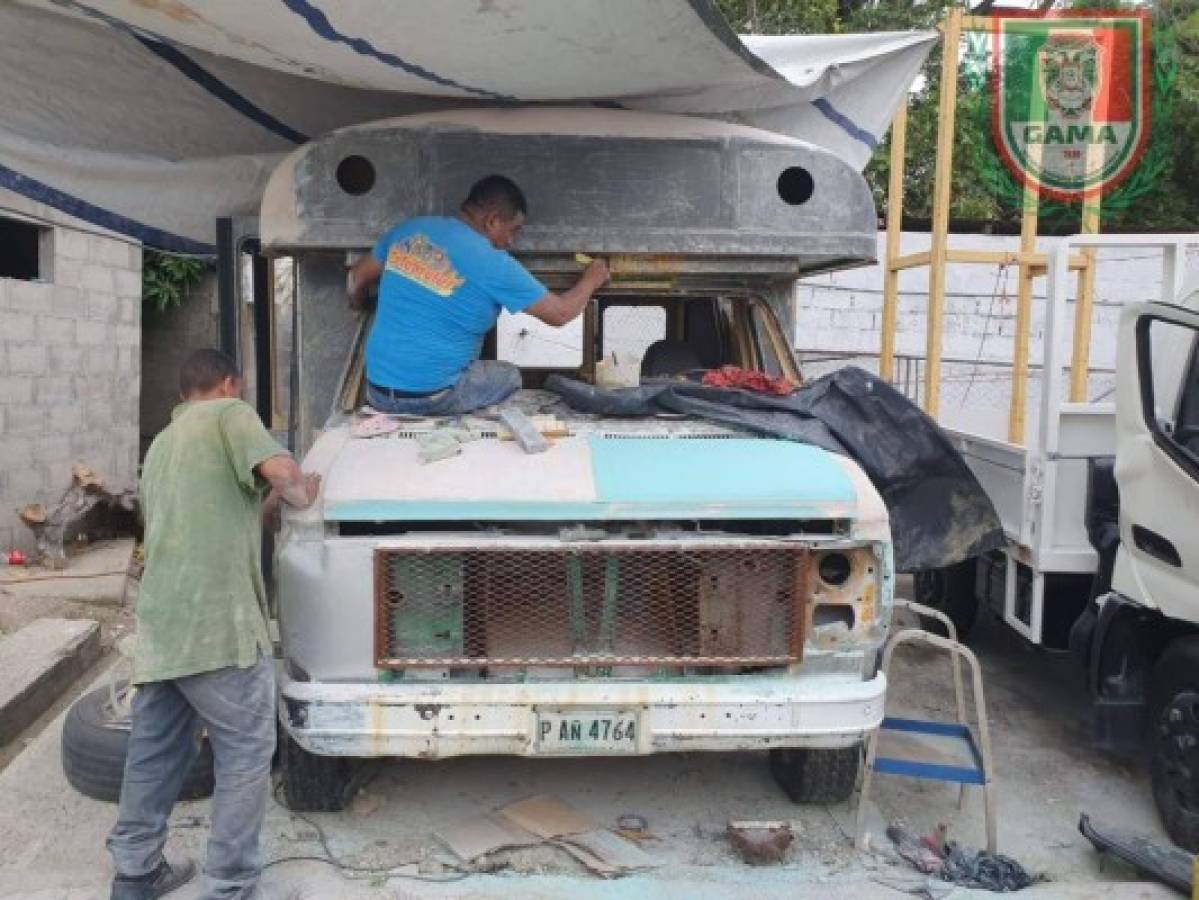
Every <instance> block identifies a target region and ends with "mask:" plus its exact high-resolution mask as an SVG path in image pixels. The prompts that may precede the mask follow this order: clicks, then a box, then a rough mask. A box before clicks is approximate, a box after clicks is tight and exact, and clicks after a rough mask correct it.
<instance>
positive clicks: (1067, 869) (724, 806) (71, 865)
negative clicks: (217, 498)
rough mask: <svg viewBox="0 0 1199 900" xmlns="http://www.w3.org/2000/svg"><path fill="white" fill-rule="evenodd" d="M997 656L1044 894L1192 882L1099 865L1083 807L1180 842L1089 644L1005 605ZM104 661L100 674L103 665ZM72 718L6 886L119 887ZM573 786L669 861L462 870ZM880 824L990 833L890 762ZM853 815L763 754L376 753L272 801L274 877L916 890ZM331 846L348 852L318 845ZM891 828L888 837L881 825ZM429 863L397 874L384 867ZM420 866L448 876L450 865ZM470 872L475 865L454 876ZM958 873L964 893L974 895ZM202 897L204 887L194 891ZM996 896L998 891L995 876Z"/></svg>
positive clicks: (973, 838)
mask: <svg viewBox="0 0 1199 900" xmlns="http://www.w3.org/2000/svg"><path fill="white" fill-rule="evenodd" d="M972 643H973V645H974V646H975V648H976V650H977V651H978V653H979V655H980V657H981V659H982V661H983V665H984V669H985V673H986V679H987V681H986V688H987V700H988V704H989V711H990V715H989V718H990V721H991V723H992V730H993V741H994V749H995V761H996V770H997V779H998V785H999V786H998V792H997V795H998V803H999V841H1000V849H1001V851H1003V852H1004V853H1007V854H1009V855H1011V856H1014V857H1015V858H1017V859H1018V860H1020V861H1021V862H1022V863H1024V864H1025V865H1026V866H1027V867H1028V868H1030V869H1031V870H1034V871H1036V872H1039V873H1042V874H1043V875H1044V876H1045V878H1046V879H1047V881H1046V882H1045V883H1043V884H1040V885H1038V886H1036V887H1034V888H1032V889H1030V890H1028V891H1026V892H1025V894H1024V895H1025V896H1029V897H1038V898H1041V897H1053V898H1058V897H1063V898H1099V897H1111V898H1133V897H1136V898H1157V897H1172V896H1177V895H1175V894H1173V893H1172V892H1170V891H1169V890H1168V889H1166V888H1163V887H1160V886H1157V885H1154V884H1150V883H1145V882H1138V881H1136V880H1135V879H1136V876H1135V874H1134V873H1131V872H1129V871H1127V870H1125V869H1122V868H1120V867H1119V866H1118V865H1116V864H1113V863H1109V864H1108V865H1107V866H1106V867H1105V868H1101V867H1100V860H1099V858H1098V856H1097V854H1096V853H1095V852H1094V851H1093V850H1092V849H1091V847H1090V845H1089V844H1088V843H1087V842H1086V841H1085V840H1084V839H1083V838H1082V837H1081V836H1080V835H1079V834H1078V831H1077V824H1078V815H1079V813H1080V812H1083V811H1085V812H1088V813H1090V814H1091V816H1092V818H1093V819H1095V820H1096V821H1099V822H1106V823H1109V824H1115V825H1119V826H1120V827H1122V828H1126V829H1132V830H1137V831H1142V832H1144V833H1146V834H1149V835H1151V836H1153V837H1155V838H1159V839H1164V835H1163V833H1162V831H1161V827H1160V825H1159V823H1158V821H1157V817H1156V813H1155V811H1154V808H1153V804H1152V799H1151V797H1150V794H1149V790H1148V786H1147V784H1146V781H1145V778H1144V775H1143V773H1142V772H1140V771H1138V770H1137V769H1135V768H1131V767H1129V766H1126V765H1124V764H1121V763H1119V762H1116V761H1113V760H1111V759H1108V758H1105V757H1104V756H1102V755H1101V754H1098V753H1096V752H1095V751H1093V750H1092V749H1091V748H1090V746H1089V743H1088V740H1087V724H1086V721H1085V709H1086V696H1085V691H1084V689H1083V684H1082V679H1081V674H1080V672H1079V670H1078V669H1077V668H1076V667H1075V666H1074V664H1073V663H1072V661H1071V660H1069V659H1067V658H1063V657H1057V656H1052V655H1047V654H1045V653H1042V652H1036V651H1033V650H1031V649H1030V648H1027V647H1025V646H1023V645H1022V644H1021V643H1020V642H1019V641H1018V640H1017V639H1016V638H1015V637H1014V636H1012V635H1011V634H1010V633H1009V632H1007V631H1005V630H1004V629H1002V628H1000V627H999V626H997V625H996V624H995V623H994V622H991V621H984V622H982V623H981V625H980V627H979V629H978V631H977V634H976V637H975V638H974V640H973V641H972ZM103 679H104V676H103V675H102V676H101V677H100V681H103ZM888 711H889V712H890V713H892V714H901V715H904V714H906V715H913V716H918V717H922V718H952V715H953V699H952V688H951V681H950V678H949V670H948V664H947V663H946V662H945V660H944V659H943V657H942V656H940V655H936V654H932V653H930V652H928V651H924V650H919V649H913V650H909V651H907V655H906V656H904V657H902V658H899V659H898V660H897V663H896V665H895V668H894V670H893V687H892V690H891V693H890V695H889V699H888ZM61 725H62V717H61V716H59V717H58V718H57V719H55V720H54V721H53V722H51V723H50V724H49V725H48V726H47V727H46V728H45V729H44V730H43V731H42V732H41V734H40V735H38V736H37V737H36V738H35V739H34V740H33V742H32V743H31V744H30V745H29V747H28V748H27V749H26V750H25V751H24V752H23V753H21V754H20V755H19V756H18V757H17V758H16V759H15V760H14V761H13V762H12V763H11V764H10V765H8V766H7V768H6V769H5V770H4V771H3V772H2V773H0V798H3V799H2V800H0V898H3V897H14V898H15V897H21V898H38V900H65V898H71V900H83V898H92V897H104V896H107V887H106V886H107V880H108V878H109V877H110V875H109V873H110V869H109V863H108V859H107V856H106V854H105V851H104V837H105V834H106V832H107V830H108V829H109V827H110V826H111V824H112V822H113V818H114V814H115V808H114V807H113V806H112V805H111V804H106V803H99V802H96V801H92V800H89V799H87V798H84V797H82V796H80V795H79V794H77V793H75V792H74V791H73V790H72V789H71V788H70V787H69V786H68V785H67V784H66V782H65V780H64V778H63V775H62V772H61V767H60V764H59V747H58V742H59V735H60V731H61ZM541 793H548V794H554V795H556V796H558V797H560V798H561V799H563V800H564V801H566V802H567V803H569V804H570V805H572V806H573V807H574V808H575V809H576V810H578V811H579V812H580V813H582V814H583V815H584V816H586V817H588V818H590V819H591V820H593V821H594V822H596V823H597V824H598V825H600V826H607V827H613V826H614V825H615V821H616V819H617V817H618V816H620V815H622V814H624V813H636V814H638V815H641V816H643V817H645V819H646V820H647V821H648V824H649V831H650V832H651V834H652V835H653V837H654V838H655V839H654V840H651V841H647V842H646V843H644V844H643V847H644V849H645V850H646V851H647V852H648V853H650V854H651V855H652V856H653V857H654V858H655V859H656V860H657V861H659V862H660V863H661V866H660V867H659V868H657V869H656V870H654V871H652V872H650V873H647V874H642V875H637V876H632V877H628V878H623V879H619V880H615V881H601V880H599V879H597V878H595V877H593V876H591V875H590V874H588V873H586V872H585V871H584V870H582V869H581V867H580V866H579V865H578V864H577V863H575V862H573V861H572V860H571V859H569V858H568V857H566V855H565V854H563V853H560V852H559V851H556V850H553V849H550V848H541V849H537V850H533V851H525V852H521V853H516V854H512V855H511V856H509V857H507V858H506V859H504V860H503V861H502V862H503V863H504V864H505V867H504V868H503V869H501V870H500V871H498V872H495V873H493V874H472V875H469V876H467V877H460V876H458V875H456V873H455V872H454V871H453V870H452V869H449V868H446V867H445V866H444V865H443V862H442V861H446V860H448V857H447V855H446V854H445V852H444V851H443V850H442V849H441V848H440V846H439V844H438V842H437V840H436V839H435V838H434V836H433V833H434V832H435V831H436V830H437V829H438V828H440V827H443V826H445V825H447V824H449V823H451V822H454V821H456V820H459V819H461V818H464V817H467V816H471V815H474V814H478V813H481V812H485V811H488V810H492V809H494V808H497V807H499V806H502V805H505V804H507V803H510V802H512V801H514V800H518V799H521V798H524V797H527V796H530V795H533V794H541ZM874 800H875V802H876V805H875V806H872V808H871V822H872V827H871V830H872V833H875V834H878V833H880V832H881V826H882V823H883V821H884V819H885V820H886V821H892V820H895V819H902V820H903V821H905V822H906V823H907V824H908V825H909V826H910V827H912V828H913V829H916V830H919V831H921V832H926V831H928V830H930V829H931V828H933V827H934V826H936V825H937V823H940V822H943V823H945V824H946V825H948V828H949V835H950V837H951V838H956V839H958V840H961V841H962V842H964V843H966V844H973V845H978V844H980V843H982V838H983V831H982V804H981V797H980V796H977V790H972V791H971V792H970V794H969V795H968V796H967V799H966V803H965V805H964V808H963V809H962V810H960V811H959V810H958V808H957V791H956V788H953V787H951V786H948V785H942V784H937V783H925V782H916V781H911V780H908V779H897V778H890V777H888V778H878V779H876V782H875V791H874ZM208 811H209V810H208V803H207V801H200V802H193V803H184V804H180V805H179V806H178V808H177V809H176V811H175V814H174V816H173V818H172V822H171V841H170V845H169V847H170V849H171V850H173V851H174V852H177V853H186V854H189V855H191V856H192V857H193V858H196V859H202V858H203V848H204V841H205V838H206V835H207V825H208ZM730 819H788V820H791V821H792V822H793V823H794V826H793V827H794V829H795V832H796V835H797V839H796V842H795V846H794V849H793V852H792V853H791V855H790V857H789V858H788V860H787V861H786V863H785V864H784V865H782V866H777V867H770V868H751V867H748V866H746V865H745V864H743V863H742V862H741V861H740V860H739V859H738V858H737V857H736V856H735V855H734V853H733V851H732V849H731V848H730V846H729V844H728V842H727V840H726V838H725V826H726V823H727V822H728V821H729V820H730ZM853 820H854V813H853V810H852V809H851V807H850V806H849V805H847V804H841V805H836V806H829V807H823V806H809V807H799V806H795V805H792V804H791V803H790V802H789V801H787V800H786V799H785V798H784V797H783V796H782V794H781V793H780V792H779V790H778V789H777V788H776V787H775V785H774V784H773V782H772V781H771V779H770V776H769V774H768V773H767V770H766V764H765V757H764V755H762V754H743V755H731V754H700V753H694V754H682V755H673V756H660V757H649V758H625V759H602V760H601V759H595V760H540V761H538V760H524V759H507V758H470V759H456V760H445V761H441V762H418V761H395V762H387V763H384V764H377V765H375V766H374V767H373V770H372V771H371V773H370V780H369V782H368V783H367V785H366V786H365V788H364V789H363V792H362V793H361V794H360V795H359V797H358V799H357V800H356V801H355V804H354V806H353V807H352V808H351V809H350V810H347V811H346V812H344V813H338V814H321V815H310V816H307V817H301V816H297V815H294V814H292V813H290V812H288V811H287V810H286V809H284V808H283V807H282V806H280V805H278V804H277V803H272V804H271V806H270V809H269V811H268V816H267V824H266V827H265V830H264V850H265V855H266V858H267V859H268V860H270V861H279V860H283V859H284V858H286V857H309V859H304V860H292V861H280V862H276V863H275V864H274V865H272V866H271V867H270V868H268V870H267V872H266V875H265V877H264V882H263V884H264V890H265V891H266V892H267V896H270V897H294V898H325V897H338V898H341V897H346V898H357V897H362V898H385V897H392V898H408V897H447V898H463V900H465V898H489V897H511V896H521V897H527V898H551V897H563V896H571V897H579V898H617V897H620V898H626V897H663V898H680V900H682V898H687V900H692V898H747V900H748V898H754V900H759V898H761V897H763V896H770V897H775V896H780V897H781V896H786V897H798V898H807V897H811V898H842V897H843V898H847V900H848V898H855V900H856V898H863V897H867V898H869V897H880V898H888V897H896V898H898V897H902V896H904V894H902V893H901V892H899V891H897V890H896V889H894V888H892V887H888V886H885V885H883V884H882V883H880V881H879V880H878V879H880V878H881V879H892V880H893V879H896V878H898V879H907V880H908V881H909V882H911V881H912V880H913V876H914V873H913V872H912V871H911V870H909V869H908V868H906V867H905V866H903V865H894V864H892V863H891V862H889V861H888V860H887V859H886V858H885V857H882V856H875V855H868V854H858V853H856V852H855V851H854V850H853V849H852V847H851V839H850V835H851V834H852V830H853ZM321 832H323V834H324V835H325V836H326V839H327V844H328V849H329V850H330V851H331V852H332V853H333V854H335V855H336V856H337V857H338V859H339V860H340V861H341V862H342V863H343V864H344V865H346V866H347V867H359V868H360V869H362V870H364V871H358V870H355V869H350V868H346V869H344V870H341V871H339V870H337V869H336V868H334V867H332V866H329V865H327V864H324V863H322V862H319V861H316V860H314V859H312V857H317V858H323V857H325V850H324V848H323V847H322V846H321V842H320V833H321ZM877 843H885V840H884V841H876V844H877ZM404 863H410V864H411V865H408V866H405V867H403V868H401V869H399V870H398V871H399V872H400V873H402V874H403V875H406V876H409V877H394V876H389V875H388V874H385V873H384V872H382V871H367V870H374V869H386V868H388V867H395V866H398V865H400V864H404ZM414 878H426V879H442V881H440V882H431V881H420V880H414ZM449 879H458V880H449ZM975 894H976V892H970V891H964V890H961V889H959V890H957V891H956V892H955V893H954V894H953V896H954V897H970V896H975ZM173 896H178V897H179V898H180V900H188V898H194V897H197V896H199V886H198V884H193V885H189V886H188V887H187V888H185V889H183V890H181V891H180V892H179V893H178V894H177V895H173ZM977 896H986V895H984V894H982V893H978V894H977Z"/></svg>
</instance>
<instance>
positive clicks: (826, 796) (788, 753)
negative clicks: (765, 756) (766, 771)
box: [770, 744, 862, 803]
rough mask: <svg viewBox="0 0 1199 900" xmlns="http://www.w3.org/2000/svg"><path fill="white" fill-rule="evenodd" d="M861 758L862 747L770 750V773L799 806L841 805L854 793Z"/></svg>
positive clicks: (858, 745) (856, 745)
mask: <svg viewBox="0 0 1199 900" xmlns="http://www.w3.org/2000/svg"><path fill="white" fill-rule="evenodd" d="M861 757H862V747H861V744H855V745H854V746H852V747H841V748H838V749H835V750H825V749H814V748H787V749H778V750H771V751H770V774H771V775H773V776H774V780H775V781H777V782H778V785H779V787H781V788H782V789H783V792H784V793H785V794H786V795H787V796H788V797H790V798H791V799H792V800H793V801H794V802H796V803H841V802H843V801H845V800H848V799H849V797H850V795H851V794H853V789H854V785H855V784H857V781H858V767H859V765H860V764H861Z"/></svg>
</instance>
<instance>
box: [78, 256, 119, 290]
mask: <svg viewBox="0 0 1199 900" xmlns="http://www.w3.org/2000/svg"><path fill="white" fill-rule="evenodd" d="M79 287H81V288H83V289H85V290H88V291H100V292H103V293H105V294H109V295H111V294H113V293H115V290H116V288H115V286H114V282H113V270H112V269H111V268H110V267H109V266H107V265H102V264H100V263H88V264H87V265H85V266H84V267H83V273H82V275H81V277H80V280H79Z"/></svg>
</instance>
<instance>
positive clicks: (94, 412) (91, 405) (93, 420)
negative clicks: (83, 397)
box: [83, 400, 115, 432]
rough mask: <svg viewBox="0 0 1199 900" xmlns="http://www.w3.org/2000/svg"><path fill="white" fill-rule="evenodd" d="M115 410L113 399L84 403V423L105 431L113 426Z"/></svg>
mask: <svg viewBox="0 0 1199 900" xmlns="http://www.w3.org/2000/svg"><path fill="white" fill-rule="evenodd" d="M114 412H115V410H114V409H113V404H112V401H111V400H91V401H89V402H87V403H85V404H84V405H83V425H84V427H85V428H89V429H92V430H94V431H97V432H104V431H106V430H107V429H109V428H111V427H112V423H113V414H114Z"/></svg>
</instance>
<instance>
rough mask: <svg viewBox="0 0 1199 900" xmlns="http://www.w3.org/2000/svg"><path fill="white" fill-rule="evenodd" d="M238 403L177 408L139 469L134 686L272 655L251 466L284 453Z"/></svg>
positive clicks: (257, 492) (259, 486)
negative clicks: (142, 554)
mask: <svg viewBox="0 0 1199 900" xmlns="http://www.w3.org/2000/svg"><path fill="white" fill-rule="evenodd" d="M286 452H287V451H286V450H284V449H283V448H282V447H280V446H279V444H278V443H276V441H275V440H274V439H273V438H272V437H271V436H270V434H269V433H268V432H267V430H266V429H265V428H264V427H263V425H262V422H261V421H260V420H259V418H258V415H257V413H255V412H254V410H253V408H252V407H250V406H249V405H248V404H246V403H243V402H242V401H241V400H225V399H218V400H196V401H192V402H188V403H183V404H180V405H179V406H178V407H176V408H175V411H174V413H173V414H172V416H171V424H170V425H169V426H167V428H166V429H165V430H164V431H163V432H162V433H161V434H160V435H159V436H158V437H157V438H155V439H154V443H152V444H151V445H150V450H149V452H148V453H147V454H146V462H145V465H144V466H143V469H142V483H141V499H142V507H143V510H144V512H145V518H146V540H145V543H146V569H145V572H144V574H143V575H142V584H141V591H140V592H139V595H138V601H137V632H138V638H137V651H136V654H135V657H134V669H133V680H134V682H135V683H139V684H140V683H142V682H146V681H164V680H166V679H169V678H182V677H183V676H185V675H195V674H197V673H199V672H210V671H212V670H214V669H222V668H225V667H227V666H238V667H240V668H245V667H246V666H250V665H253V664H254V662H255V661H256V660H257V658H258V652H259V649H261V650H262V651H263V652H264V653H267V654H269V653H270V647H271V645H270V638H269V636H268V634H267V628H266V608H267V607H266V588H265V587H264V585H263V583H262V568H261V565H260V554H261V543H262V519H261V511H260V505H259V504H260V500H261V497H262V492H263V489H264V488H265V487H266V482H265V481H264V480H263V479H262V478H260V477H259V476H257V475H255V473H254V467H255V466H257V465H258V464H259V463H261V462H262V461H263V460H266V459H269V458H270V457H272V456H279V455H280V454H285V453H286Z"/></svg>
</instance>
